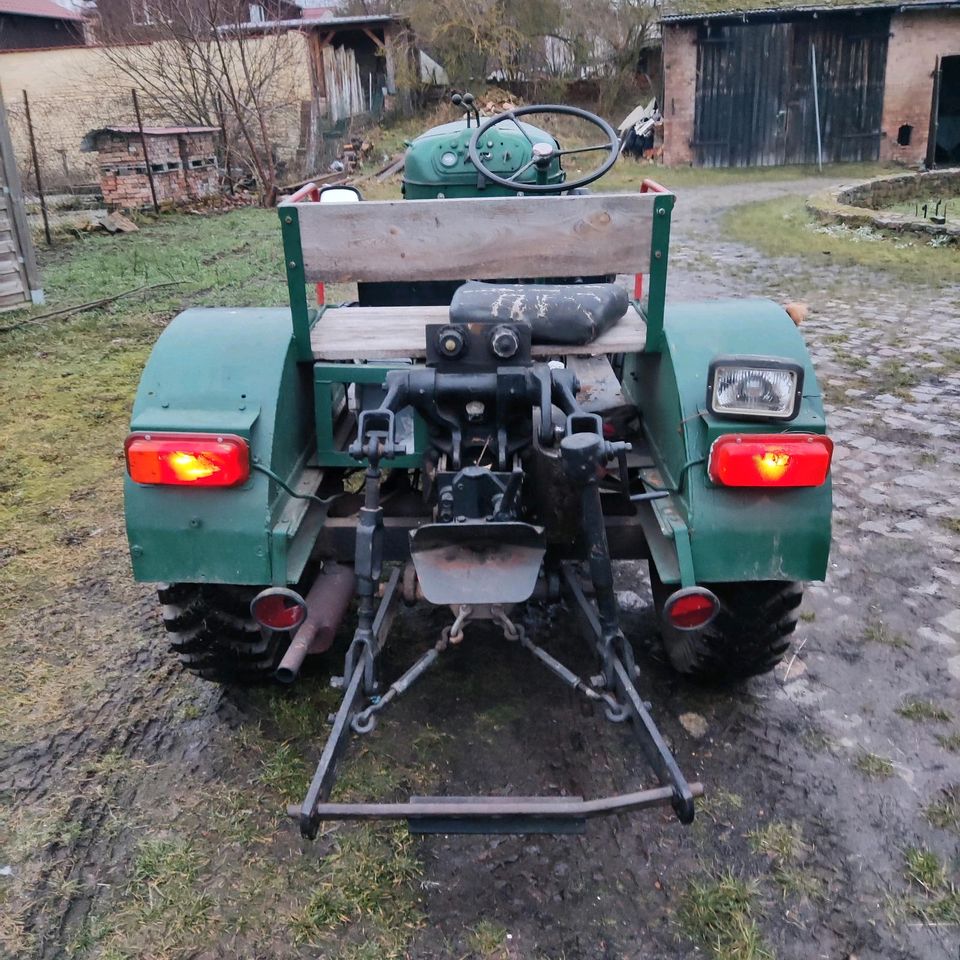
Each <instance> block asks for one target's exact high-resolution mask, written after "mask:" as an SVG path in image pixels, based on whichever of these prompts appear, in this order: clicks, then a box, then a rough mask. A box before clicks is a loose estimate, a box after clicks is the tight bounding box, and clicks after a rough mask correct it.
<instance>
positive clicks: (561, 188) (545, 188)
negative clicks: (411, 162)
mask: <svg viewBox="0 0 960 960" xmlns="http://www.w3.org/2000/svg"><path fill="white" fill-rule="evenodd" d="M532 113H545V114H546V113H557V114H562V115H563V116H569V117H580V118H581V119H582V120H586V121H587V122H588V123H591V124H593V125H594V126H595V127H599V128H600V129H601V130H602V131H603V134H604V136H605V137H606V138H607V142H606V143H598V144H594V145H593V146H591V147H572V148H571V149H569V150H561V149H559V148H558V147H556V146H554V145H553V144H549V143H539V142H538V143H534V142H533V141H532V140H530V134H528V133H527V131H526V130H524V129H523V125H522V124H521V123H520V120H519V118H520V117H525V116H529V115H530V114H532ZM505 120H512V121H513V123H514V124H516V127H517V129H518V130H519V131H520V132H521V133H522V134H523V135H524V136H525V137H526V138H527V140H528V141H529V142H530V153H531V154H532V156H531V158H530V160H528V161H527V162H526V163H525V164H523V166H522V167H520V168H519V169H517V170H514V171H513V173H511V174H510V176H509V177H501V176H498V175H497V174H496V173H494V172H493V171H492V170H490V169H489V168H488V167H487V166H486V165H485V164H484V162H483V160H482V159H481V157H480V143H481V140H482V138H483V136H484V134H485V133H486V132H487V131H488V130H489V129H490V128H491V127H495V126H496V125H497V124H498V123H503V122H504V121H505ZM594 150H606V151H607V153H608V156H607V157H606V158H604V160H603V162H602V163H601V164H600V165H599V166H598V167H595V168H594V169H593V170H591V171H590V172H589V173H586V174H584V175H583V176H582V177H580V179H579V180H572V181H565V182H563V183H523V182H521V181H519V180H518V179H517V177H519V176H520V175H521V174H522V173H525V172H526V171H527V170H529V169H530V167H536V168H537V169H540V170H544V171H546V170H548V169H549V168H550V163H551V161H552V160H553V159H554V158H555V157H564V156H568V155H569V154H572V153H590V152H591V151H594ZM468 151H469V154H470V160H471V162H472V163H473V165H474V166H475V167H476V168H477V172H478V173H480V174H482V175H483V176H484V177H486V179H487V180H490V181H491V182H492V183H496V184H499V185H500V186H501V187H508V188H509V189H511V190H516V191H517V192H519V193H566V192H567V191H568V190H575V189H576V188H577V187H585V186H586V185H587V184H588V183H593V181H594V180H597V179H599V178H600V177H602V176H603V175H604V174H605V173H606V172H607V171H608V170H609V169H610V168H611V167H612V166H613V165H614V164H615V163H616V162H617V157H618V156H619V155H620V138H619V137H618V136H617V133H616V131H615V130H614V129H613V127H611V126H610V124H609V123H607V121H606V120H604V119H602V118H601V117H598V116H597V115H596V114H593V113H590V112H589V111H587V110H581V109H580V108H579V107H566V106H561V105H554V104H543V103H538V104H534V105H533V106H530V107H521V108H520V109H519V110H505V111H504V112H503V113H498V114H497V115H496V116H495V117H490V119H489V120H484V122H483V123H482V124H481V125H480V126H479V127H477V129H476V131H475V132H474V134H473V136H472V137H471V138H470V146H469V148H468Z"/></svg>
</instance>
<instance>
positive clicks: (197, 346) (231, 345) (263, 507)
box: [124, 308, 322, 585]
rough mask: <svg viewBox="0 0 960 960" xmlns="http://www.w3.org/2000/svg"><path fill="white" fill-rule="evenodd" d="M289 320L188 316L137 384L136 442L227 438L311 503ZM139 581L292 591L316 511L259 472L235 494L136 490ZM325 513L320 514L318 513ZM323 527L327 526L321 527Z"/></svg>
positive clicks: (129, 495) (314, 478) (298, 367)
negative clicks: (241, 442)
mask: <svg viewBox="0 0 960 960" xmlns="http://www.w3.org/2000/svg"><path fill="white" fill-rule="evenodd" d="M292 329H293V327H292V324H291V320H290V311H289V309H287V308H283V309H260V308H244V309H193V310H187V311H185V312H184V313H181V314H180V315H179V316H178V317H176V318H175V319H174V320H173V321H172V323H171V324H170V325H169V326H168V327H167V329H166V330H165V331H164V332H163V334H162V335H161V336H160V339H159V340H158V341H157V344H156V346H155V347H154V349H153V352H152V353H151V354H150V358H149V360H148V361H147V365H146V367H145V369H144V371H143V376H142V378H141V380H140V386H139V389H138V390H137V396H136V399H135V401H134V405H133V415H132V419H131V424H130V428H131V430H136V431H140V430H147V431H157V432H162V431H166V432H171V431H173V432H177V431H198V432H208V431H209V432H216V433H231V434H237V435H238V436H241V437H244V438H245V439H247V440H249V442H250V456H251V460H252V461H253V462H254V463H256V464H259V465H261V466H263V467H265V468H267V469H269V470H270V471H271V472H273V473H274V474H276V475H277V476H279V477H280V478H282V479H283V481H284V482H285V483H287V484H288V486H290V487H292V488H293V489H297V490H298V492H304V491H306V492H312V489H313V487H315V485H316V482H318V481H319V472H318V471H317V470H316V469H310V468H307V462H308V458H309V457H310V456H311V455H312V453H313V448H314V443H315V439H314V422H313V408H312V402H313V401H312V392H311V389H312V387H311V380H310V375H311V370H310V367H309V365H303V364H297V362H296V359H295V352H294V346H293V338H292ZM124 494H125V495H124V499H125V510H126V522H127V537H128V540H129V543H130V554H131V559H132V562H133V572H134V576H135V577H136V579H137V580H145V581H167V582H189V583H200V582H210V583H230V584H258V585H259V584H271V583H272V584H285V583H292V582H295V581H296V580H298V579H299V577H300V574H301V572H302V570H303V567H304V565H305V563H306V561H307V558H308V556H309V552H310V548H311V547H312V545H313V539H314V538H315V536H316V529H313V530H312V536H311V530H309V529H307V528H308V527H310V526H313V527H314V528H315V527H316V526H318V525H319V524H318V523H317V522H316V520H315V519H314V514H315V513H316V512H317V511H310V520H309V521H307V519H306V518H307V515H308V511H307V509H306V507H307V501H306V500H300V499H295V498H292V497H290V496H289V495H288V494H287V493H285V492H284V491H283V489H282V488H281V487H280V485H279V484H278V483H276V482H275V481H274V480H273V479H271V478H269V477H268V476H267V475H266V474H264V473H262V472H260V471H259V470H253V471H251V475H250V479H249V480H248V481H247V482H246V483H244V484H243V485H242V486H239V487H230V488H226V489H217V488H206V489H186V488H184V487H158V486H149V485H144V484H138V483H134V482H133V481H132V480H131V479H130V478H129V477H127V478H126V486H125V491H124ZM320 512H322V511H320ZM321 522H322V518H321Z"/></svg>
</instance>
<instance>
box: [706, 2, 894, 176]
mask: <svg viewBox="0 0 960 960" xmlns="http://www.w3.org/2000/svg"><path fill="white" fill-rule="evenodd" d="M868 27H869V28H868V29H865V25H864V22H863V19H861V18H858V17H843V16H832V17H823V18H820V19H817V20H813V19H799V20H794V21H790V22H787V23H746V24H732V25H721V26H715V27H705V28H703V30H702V31H701V34H700V37H699V39H698V44H697V87H696V102H695V110H694V140H693V147H694V151H695V153H694V155H695V157H696V162H697V163H698V164H699V165H701V166H707V167H721V166H739V167H745V166H771V165H774V164H782V163H816V161H817V117H816V111H815V109H814V76H813V72H812V69H811V49H812V48H815V49H816V51H817V72H816V87H817V95H818V97H819V105H820V133H821V138H822V141H823V159H824V161H825V162H828V163H829V162H837V161H840V160H876V159H877V158H878V157H879V155H880V117H881V112H882V108H883V82H884V72H885V69H886V55H887V32H888V28H889V16H888V15H887V14H883V13H880V14H876V15H874V16H873V17H871V19H870V21H869V24H868Z"/></svg>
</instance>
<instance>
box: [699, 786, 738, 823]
mask: <svg viewBox="0 0 960 960" xmlns="http://www.w3.org/2000/svg"><path fill="white" fill-rule="evenodd" d="M742 809H743V797H741V796H740V794H739V793H733V792H732V791H730V790H724V789H723V788H722V787H721V788H720V789H718V790H711V791H710V792H709V793H707V794H706V795H705V796H703V797H701V799H700V801H699V802H698V803H697V812H698V813H700V814H701V815H702V816H704V817H707V818H708V819H710V820H712V821H713V822H714V823H719V822H720V821H721V820H724V821H726V820H728V819H729V818H730V816H731V815H732V814H734V813H736V812H738V811H740V810H742ZM694 822H696V821H694Z"/></svg>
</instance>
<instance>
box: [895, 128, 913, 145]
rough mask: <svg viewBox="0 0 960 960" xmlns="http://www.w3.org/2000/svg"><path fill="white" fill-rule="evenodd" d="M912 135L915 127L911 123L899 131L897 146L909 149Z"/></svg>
mask: <svg viewBox="0 0 960 960" xmlns="http://www.w3.org/2000/svg"><path fill="white" fill-rule="evenodd" d="M911 133H913V127H911V126H910V124H909V123H905V124H904V125H903V126H902V127H901V128H900V129H899V130H898V131H897V145H898V146H901V147H909V146H910V134H911Z"/></svg>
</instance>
